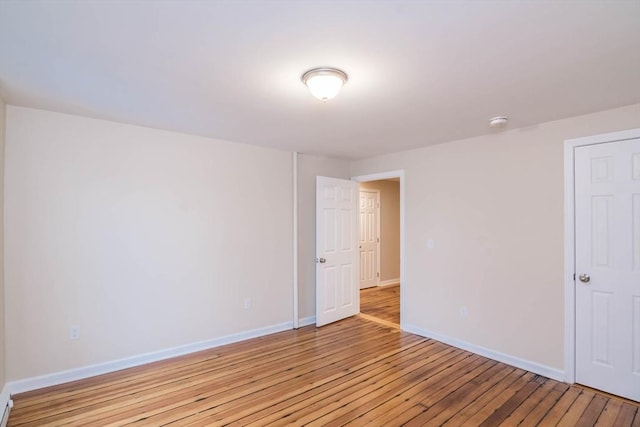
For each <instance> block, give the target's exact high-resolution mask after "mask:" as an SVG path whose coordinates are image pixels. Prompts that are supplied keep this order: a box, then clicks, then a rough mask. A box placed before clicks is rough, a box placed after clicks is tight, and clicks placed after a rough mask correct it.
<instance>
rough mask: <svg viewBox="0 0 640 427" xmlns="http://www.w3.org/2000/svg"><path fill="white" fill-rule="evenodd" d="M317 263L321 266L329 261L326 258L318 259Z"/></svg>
mask: <svg viewBox="0 0 640 427" xmlns="http://www.w3.org/2000/svg"><path fill="white" fill-rule="evenodd" d="M317 261H318V262H319V263H320V264H324V263H325V262H327V260H326V259H324V258H319V259H317Z"/></svg>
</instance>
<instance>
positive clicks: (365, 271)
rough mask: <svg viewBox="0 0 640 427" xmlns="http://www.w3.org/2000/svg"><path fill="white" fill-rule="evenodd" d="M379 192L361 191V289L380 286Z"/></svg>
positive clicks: (359, 244)
mask: <svg viewBox="0 0 640 427" xmlns="http://www.w3.org/2000/svg"><path fill="white" fill-rule="evenodd" d="M378 199H379V193H378V192H377V191H367V190H360V222H359V226H360V239H359V242H358V246H359V249H360V289H365V288H370V287H372V286H378V280H379V277H380V272H379V271H378V245H379V242H380V239H379V238H378V233H379V230H378V225H379V222H378V208H379V201H378Z"/></svg>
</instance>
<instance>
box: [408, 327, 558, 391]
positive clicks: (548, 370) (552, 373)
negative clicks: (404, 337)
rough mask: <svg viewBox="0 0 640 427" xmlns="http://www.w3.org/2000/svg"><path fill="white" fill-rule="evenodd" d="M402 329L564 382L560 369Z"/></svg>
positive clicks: (413, 328)
mask: <svg viewBox="0 0 640 427" xmlns="http://www.w3.org/2000/svg"><path fill="white" fill-rule="evenodd" d="M402 329H403V330H405V331H407V332H411V333H412V334H416V335H420V336H422V337H425V338H431V339H434V340H436V341H440V342H443V343H445V344H448V345H451V346H453V347H457V348H461V349H463V350H467V351H470V352H472V353H475V354H479V355H480V356H484V357H488V358H489V359H493V360H497V361H498V362H502V363H506V364H507V365H511V366H515V367H516V368H521V369H525V370H527V371H530V372H533V373H534V374H538V375H542V376H545V377H547V378H552V379H554V380H557V381H564V380H565V373H564V371H562V370H560V369H556V368H552V367H550V366H546V365H541V364H539V363H537V362H532V361H530V360H525V359H521V358H519V357H516V356H512V355H510V354H505V353H501V352H499V351H495V350H491V349H488V348H485V347H481V346H479V345H475V344H471V343H468V342H466V341H461V340H458V339H455V338H451V337H448V336H446V335H442V334H438V333H436V332H431V331H427V330H424V329H422V328H419V327H417V326H414V325H407V324H403V325H402Z"/></svg>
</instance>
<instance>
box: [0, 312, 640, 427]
mask: <svg viewBox="0 0 640 427" xmlns="http://www.w3.org/2000/svg"><path fill="white" fill-rule="evenodd" d="M14 402H15V406H14V408H13V411H12V412H11V416H10V419H9V425H10V426H54V425H55V426H59V425H65V426H123V425H135V426H149V425H151V426H159V425H176V426H186V425H189V426H204V425H233V426H246V425H254V426H263V425H274V426H280V425H309V426H321V425H322V426H324V425H328V426H340V425H350V426H360V425H369V426H396V425H409V426H430V425H434V426H436V425H446V426H460V425H465V426H498V425H503V426H515V425H524V426H533V425H542V426H555V425H558V426H574V425H578V426H593V425H596V426H635V427H637V426H640V413H639V405H638V404H636V403H632V402H629V401H624V400H622V399H617V398H611V397H609V396H606V395H602V394H599V393H597V392H594V391H592V390H585V389H582V388H579V387H575V386H569V385H567V384H563V383H559V382H557V381H554V380H550V379H547V378H544V377H541V376H538V375H535V374H533V373H530V372H527V371H524V370H521V369H517V368H514V367H511V366H508V365H505V364H502V363H499V362H496V361H493V360H490V359H487V358H484V357H481V356H478V355H475V354H472V353H469V352H466V351H463V350H459V349H457V348H454V347H450V346H447V345H445V344H442V343H440V342H437V341H434V340H430V339H426V338H422V337H419V336H417V335H412V334H409V333H405V332H402V331H400V330H399V329H396V328H390V327H386V326H383V325H380V324H378V323H374V322H370V321H367V320H365V319H362V318H359V317H353V318H350V319H345V320H343V321H341V322H337V323H335V324H331V325H327V326H324V327H322V328H319V329H318V328H316V327H314V326H307V327H304V328H301V329H299V330H297V331H286V332H281V333H278V334H273V335H269V336H266V337H262V338H256V339H253V340H249V341H244V342H240V343H236V344H231V345H227V346H223V347H218V348H215V349H211V350H207V351H203V352H199V353H194V354H191V355H187V356H182V357H179V358H174V359H170V360H166V361H162V362H157V363H153V364H149V365H145V366H140V367H136V368H131V369H127V370H123V371H119V372H114V373H111V374H107V375H101V376H99V377H94V378H91V379H86V380H81V381H76V382H73V383H69V384H64V385H60V386H55V387H50V388H47V389H42V390H38V391H33V392H28V393H23V394H20V395H16V396H14Z"/></svg>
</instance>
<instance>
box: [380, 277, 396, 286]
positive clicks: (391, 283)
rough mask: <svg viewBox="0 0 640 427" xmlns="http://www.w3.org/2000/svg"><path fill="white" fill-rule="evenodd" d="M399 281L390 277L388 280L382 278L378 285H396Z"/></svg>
mask: <svg viewBox="0 0 640 427" xmlns="http://www.w3.org/2000/svg"><path fill="white" fill-rule="evenodd" d="M398 283H400V279H399V278H398V279H390V280H382V281H381V282H380V283H379V284H378V286H389V285H397V284H398Z"/></svg>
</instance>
